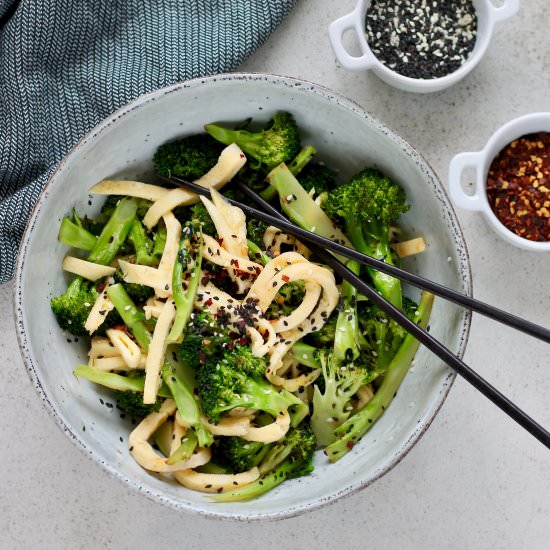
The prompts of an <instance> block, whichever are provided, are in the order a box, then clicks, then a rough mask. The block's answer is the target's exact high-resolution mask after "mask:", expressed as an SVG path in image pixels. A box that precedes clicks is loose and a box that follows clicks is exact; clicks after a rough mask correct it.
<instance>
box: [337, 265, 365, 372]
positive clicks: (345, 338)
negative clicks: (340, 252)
mask: <svg viewBox="0 0 550 550" xmlns="http://www.w3.org/2000/svg"><path fill="white" fill-rule="evenodd" d="M347 266H348V268H349V269H350V270H351V271H353V273H355V274H356V275H359V273H360V271H361V265H360V264H359V263H358V262H356V261H349V262H348V264H347ZM341 296H342V306H343V307H342V310H341V311H340V313H338V317H337V319H336V329H335V335H334V357H335V359H336V362H337V363H338V364H340V363H343V362H345V361H353V360H355V359H357V357H359V354H360V353H361V344H363V343H364V338H363V336H362V335H361V331H360V330H359V319H358V318H357V308H356V305H355V304H356V299H357V289H356V288H355V287H354V286H353V285H352V284H350V283H348V281H344V282H343V283H342V292H341Z"/></svg>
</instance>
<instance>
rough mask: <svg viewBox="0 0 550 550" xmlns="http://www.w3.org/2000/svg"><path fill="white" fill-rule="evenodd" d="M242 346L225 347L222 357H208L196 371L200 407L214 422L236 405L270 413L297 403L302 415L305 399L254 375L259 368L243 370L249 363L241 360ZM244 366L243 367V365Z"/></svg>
mask: <svg viewBox="0 0 550 550" xmlns="http://www.w3.org/2000/svg"><path fill="white" fill-rule="evenodd" d="M241 358H242V355H241V349H240V348H237V349H235V350H233V351H231V350H228V351H226V352H225V353H224V354H223V357H222V358H221V359H218V358H216V357H210V358H208V359H207V360H206V361H205V362H204V364H201V365H200V368H199V369H198V371H197V382H198V384H197V385H198V388H199V396H200V399H201V406H202V410H203V412H204V413H205V415H206V416H207V417H208V418H209V419H210V420H211V421H213V422H218V421H219V420H220V418H221V416H222V415H223V414H224V413H225V412H228V411H231V410H232V409H234V408H236V407H244V408H247V409H254V410H257V411H263V412H266V413H268V414H270V415H271V416H273V417H276V416H278V415H279V414H281V413H284V412H286V411H288V409H289V408H290V407H294V406H298V411H299V412H298V411H297V415H296V416H295V417H294V418H297V417H298V416H300V415H302V416H301V418H300V420H301V419H302V418H303V414H302V413H303V410H304V406H305V407H307V405H304V403H303V402H302V401H301V400H300V399H299V398H298V397H296V396H294V395H293V394H292V393H290V392H288V391H286V390H280V391H279V390H277V389H276V388H275V387H274V386H272V385H271V384H270V383H269V382H268V381H267V380H265V379H263V378H260V377H259V376H257V377H254V374H255V375H257V374H258V370H259V369H252V372H253V373H254V374H253V375H250V374H248V373H247V372H246V370H249V369H250V365H249V364H248V363H246V362H241ZM243 367H244V368H243ZM239 369H240V370H239Z"/></svg>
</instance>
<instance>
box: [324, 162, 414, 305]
mask: <svg viewBox="0 0 550 550" xmlns="http://www.w3.org/2000/svg"><path fill="white" fill-rule="evenodd" d="M408 209H409V205H408V204H407V203H406V196H405V191H404V190H403V189H402V188H401V187H400V186H399V185H397V184H396V183H394V182H393V181H391V180H390V179H389V178H388V177H386V176H384V175H383V174H382V173H381V172H379V171H378V170H375V169H372V168H367V169H366V170H363V171H362V172H359V173H358V174H357V175H356V176H354V177H353V178H352V179H351V180H350V181H349V182H348V183H346V184H344V185H340V186H338V187H336V189H334V190H333V191H331V192H330V193H329V194H328V197H327V200H326V204H325V210H326V212H327V213H328V214H329V216H331V217H332V218H333V219H334V220H340V221H342V222H343V224H344V226H345V229H346V233H347V234H348V236H349V238H350V239H351V241H352V243H353V245H354V247H355V248H356V249H357V250H359V252H363V253H364V254H367V255H369V256H373V257H375V258H378V259H381V260H384V261H385V262H387V263H390V264H392V263H393V260H392V251H391V248H390V237H389V230H390V226H391V225H393V224H395V223H396V222H397V220H398V219H399V217H400V216H401V214H403V213H405V212H407V210H408ZM369 273H370V275H371V277H372V279H373V282H374V286H375V287H376V289H377V290H378V291H379V292H380V293H381V294H382V296H383V297H384V298H386V299H387V300H389V301H390V302H391V303H392V304H393V305H394V306H395V307H398V308H401V307H402V293H401V283H400V281H399V280H398V279H395V278H393V277H390V276H389V275H386V274H385V273H381V272H379V271H375V270H373V269H369Z"/></svg>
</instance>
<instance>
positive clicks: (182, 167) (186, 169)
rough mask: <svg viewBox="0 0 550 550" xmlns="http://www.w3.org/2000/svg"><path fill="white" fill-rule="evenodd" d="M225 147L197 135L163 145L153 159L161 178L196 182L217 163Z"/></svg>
mask: <svg viewBox="0 0 550 550" xmlns="http://www.w3.org/2000/svg"><path fill="white" fill-rule="evenodd" d="M222 149H223V147H222V146H221V145H220V144H219V143H218V142H217V141H216V140H215V139H212V138H211V137H210V136H209V135H207V134H196V135H192V136H188V137H185V138H183V139H180V140H178V141H173V142H170V143H165V144H164V145H161V146H160V147H159V148H158V149H157V151H156V153H155V156H154V157H153V163H154V165H155V170H156V171H157V173H158V174H160V175H161V176H178V177H180V178H183V179H187V180H195V179H198V178H200V177H201V176H203V175H204V174H206V172H208V171H209V170H210V169H211V168H212V167H213V166H214V165H215V164H216V163H217V162H218V157H219V156H220V153H221V151H222Z"/></svg>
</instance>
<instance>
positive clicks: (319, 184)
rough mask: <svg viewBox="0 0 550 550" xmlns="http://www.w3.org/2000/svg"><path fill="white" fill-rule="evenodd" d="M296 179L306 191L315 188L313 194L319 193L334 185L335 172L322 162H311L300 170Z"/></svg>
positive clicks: (328, 189)
mask: <svg viewBox="0 0 550 550" xmlns="http://www.w3.org/2000/svg"><path fill="white" fill-rule="evenodd" d="M289 168H290V166H289ZM291 172H292V169H291ZM298 180H299V181H300V184H301V185H302V187H303V188H304V189H305V190H306V191H307V192H308V193H309V192H310V191H311V190H312V189H315V194H316V195H320V194H321V193H326V192H327V191H330V190H331V189H333V188H334V187H335V185H336V172H335V171H334V170H332V168H329V167H328V166H325V165H324V164H319V163H313V162H311V163H309V164H308V165H307V166H306V167H305V168H304V169H303V170H302V172H301V173H300V176H299V178H298Z"/></svg>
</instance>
